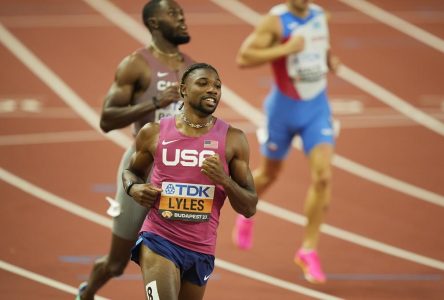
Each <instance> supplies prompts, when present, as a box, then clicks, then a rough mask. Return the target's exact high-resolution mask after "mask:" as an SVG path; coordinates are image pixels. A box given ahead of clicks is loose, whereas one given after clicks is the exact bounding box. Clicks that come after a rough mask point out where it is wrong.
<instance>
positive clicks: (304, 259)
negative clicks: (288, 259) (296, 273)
mask: <svg viewBox="0 0 444 300" xmlns="http://www.w3.org/2000/svg"><path fill="white" fill-rule="evenodd" d="M294 262H295V263H296V264H297V265H299V267H301V269H302V271H303V272H304V277H305V279H306V280H307V281H308V282H310V283H324V282H325V281H326V277H325V274H324V272H323V271H322V268H321V263H320V261H319V257H318V253H317V252H316V251H315V250H310V251H307V250H302V249H300V250H299V251H297V252H296V255H295V257H294Z"/></svg>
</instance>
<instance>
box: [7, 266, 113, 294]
mask: <svg viewBox="0 0 444 300" xmlns="http://www.w3.org/2000/svg"><path fill="white" fill-rule="evenodd" d="M0 269H3V270H5V271H7V272H10V273H13V274H16V275H18V276H21V277H24V278H27V279H29V280H32V281H36V282H38V283H41V284H43V285H46V286H50V287H52V288H55V289H57V290H60V291H63V292H66V293H68V294H72V295H77V288H75V287H73V286H70V285H67V284H65V283H63V282H60V281H57V280H54V279H51V278H49V277H46V276H43V275H40V274H37V273H34V272H31V271H28V270H26V269H23V268H20V267H18V266H15V265H13V264H10V263H8V262H6V261H4V260H0ZM2 280H3V281H4V280H5V279H4V278H3V279H2ZM95 299H99V300H108V298H105V297H101V296H96V297H95Z"/></svg>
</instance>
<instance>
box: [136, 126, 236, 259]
mask: <svg viewBox="0 0 444 300" xmlns="http://www.w3.org/2000/svg"><path fill="white" fill-rule="evenodd" d="M159 126H160V131H159V139H158V144H157V149H156V154H155V157H154V167H153V172H152V177H151V182H152V183H153V184H154V185H156V186H158V187H162V189H163V192H162V195H161V197H160V198H159V199H158V200H157V201H156V202H155V204H154V206H153V207H152V208H151V210H150V211H149V213H148V215H147V218H146V219H145V222H144V224H143V226H142V231H150V232H154V233H156V234H158V235H160V236H163V237H164V238H167V239H169V240H170V241H172V242H173V243H176V244H178V245H179V246H182V247H184V248H187V249H190V250H193V251H198V252H202V253H206V254H214V251H215V246H216V232H217V227H218V224H219V214H220V209H221V208H222V205H223V203H224V201H225V197H226V194H225V191H224V190H223V188H222V187H221V186H218V185H214V183H213V182H212V181H211V180H210V179H209V178H208V177H207V176H205V175H204V174H202V172H201V165H202V161H203V160H204V159H205V158H206V157H207V156H211V155H214V154H218V155H219V157H220V161H221V163H222V164H223V167H224V170H225V172H226V173H227V174H228V165H227V162H226V157H225V143H226V136H227V131H228V124H226V123H225V122H223V121H222V120H220V119H217V120H216V122H215V124H214V125H213V127H212V128H211V129H210V131H209V132H208V133H206V134H204V135H202V136H200V137H188V136H184V135H183V134H181V133H180V132H179V131H178V130H177V128H176V122H175V118H174V117H167V118H164V119H162V120H161V121H160V125H159Z"/></svg>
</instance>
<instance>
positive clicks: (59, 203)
mask: <svg viewBox="0 0 444 300" xmlns="http://www.w3.org/2000/svg"><path fill="white" fill-rule="evenodd" d="M0 179H1V180H3V181H5V182H7V183H8V184H10V185H12V186H14V187H16V188H17V189H19V190H21V191H23V192H25V193H27V194H30V195H32V196H34V197H36V198H38V199H40V200H43V201H44V202H46V203H48V204H51V205H54V206H56V207H58V208H61V209H63V210H65V211H66V212H68V213H72V214H73V215H75V216H78V217H81V218H83V219H86V220H88V221H91V222H93V223H96V224H98V225H101V226H104V227H106V228H111V227H112V220H111V219H109V218H107V217H104V216H102V215H100V214H98V213H96V212H94V211H91V210H89V209H87V208H84V207H82V206H80V205H77V204H75V203H73V202H71V201H69V200H66V199H63V198H61V197H59V196H57V195H55V194H53V193H51V192H49V191H46V190H44V189H42V188H41V187H38V186H36V185H34V184H33V183H31V182H29V181H27V180H25V179H23V178H20V177H18V176H16V175H14V174H12V173H10V172H9V171H7V170H5V169H3V168H0ZM216 266H217V267H219V268H221V269H224V270H227V271H230V272H233V273H238V274H241V275H243V276H246V277H249V278H252V279H255V280H258V281H262V282H265V283H268V284H270V285H273V286H277V287H280V288H284V289H287V290H289V291H293V292H296V293H299V294H303V295H306V296H310V297H313V298H316V299H331V300H338V299H341V298H338V297H335V296H332V295H328V294H325V293H321V292H318V291H316V290H313V289H309V288H306V287H303V286H301V285H298V284H295V283H292V282H288V281H284V280H282V279H279V278H276V277H273V276H270V275H267V274H264V273H261V272H257V271H255V270H252V269H248V268H244V267H241V266H238V265H236V264H233V263H230V262H228V261H225V260H222V259H217V260H216Z"/></svg>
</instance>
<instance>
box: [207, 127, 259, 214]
mask: <svg viewBox="0 0 444 300" xmlns="http://www.w3.org/2000/svg"><path fill="white" fill-rule="evenodd" d="M226 152H227V159H229V162H228V163H229V170H230V176H228V175H227V174H225V173H224V172H223V170H222V166H221V165H220V162H219V157H217V156H212V157H209V158H207V159H205V161H204V162H203V165H202V172H203V173H204V174H206V175H207V176H208V177H209V178H210V179H211V180H212V181H213V182H214V183H216V184H220V185H222V186H223V187H224V189H225V192H226V193H227V196H228V199H229V201H230V204H231V206H232V207H233V209H234V210H235V211H236V212H238V213H240V214H242V215H244V216H245V217H247V218H249V217H251V216H253V215H254V214H255V213H256V205H257V202H258V198H257V194H256V189H255V187H254V181H253V176H252V175H251V171H250V168H249V159H250V152H249V146H248V141H247V139H246V137H245V134H244V133H243V132H242V131H240V130H239V129H235V128H232V127H230V129H229V130H228V134H227V149H226Z"/></svg>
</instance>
